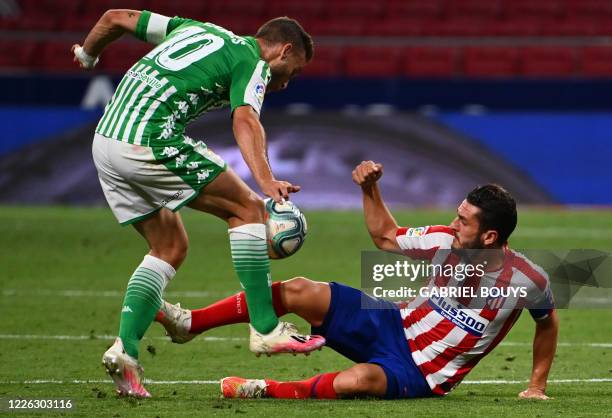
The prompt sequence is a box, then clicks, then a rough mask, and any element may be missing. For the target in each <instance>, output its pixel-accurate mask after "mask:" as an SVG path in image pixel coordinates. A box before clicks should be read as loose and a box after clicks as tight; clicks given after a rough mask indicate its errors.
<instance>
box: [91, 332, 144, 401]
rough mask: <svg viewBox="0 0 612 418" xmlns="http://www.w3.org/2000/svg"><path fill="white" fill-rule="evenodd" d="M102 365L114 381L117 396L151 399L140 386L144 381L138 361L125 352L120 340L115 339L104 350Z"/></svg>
mask: <svg viewBox="0 0 612 418" xmlns="http://www.w3.org/2000/svg"><path fill="white" fill-rule="evenodd" d="M102 364H103V365H104V367H105V368H106V372H107V373H108V374H109V375H110V377H112V378H113V380H114V381H115V386H117V393H118V394H119V395H121V396H133V397H135V398H150V397H151V394H150V393H149V392H147V390H146V389H145V388H144V386H143V385H142V382H143V380H144V377H143V373H144V371H143V369H142V367H141V366H140V364H138V360H136V359H135V358H133V357H131V356H130V355H129V354H127V353H126V352H125V350H124V349H123V342H122V341H121V338H117V339H116V340H115V343H114V344H113V345H112V346H111V347H110V348H109V349H108V350H106V353H104V355H103V356H102Z"/></svg>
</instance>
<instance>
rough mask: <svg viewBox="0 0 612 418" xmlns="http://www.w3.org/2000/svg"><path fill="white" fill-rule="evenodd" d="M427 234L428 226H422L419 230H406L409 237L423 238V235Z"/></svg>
mask: <svg viewBox="0 0 612 418" xmlns="http://www.w3.org/2000/svg"><path fill="white" fill-rule="evenodd" d="M425 232H427V227H426V226H421V227H418V228H408V229H407V230H406V235H405V236H407V237H421V236H423V235H425Z"/></svg>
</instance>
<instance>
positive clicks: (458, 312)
mask: <svg viewBox="0 0 612 418" xmlns="http://www.w3.org/2000/svg"><path fill="white" fill-rule="evenodd" d="M428 302H429V305H430V306H431V307H432V308H433V309H434V310H435V311H436V312H438V313H439V314H440V315H442V316H443V317H444V318H446V319H448V320H449V321H450V322H452V323H453V324H454V325H456V326H458V327H459V328H461V329H462V330H464V331H466V332H468V333H469V334H472V335H475V336H477V337H482V334H483V332H484V330H485V329H486V328H487V326H488V325H489V320H487V319H485V318H483V317H481V316H480V315H478V314H477V313H476V312H474V311H473V310H472V309H469V308H466V307H465V306H463V305H461V304H460V303H458V302H456V301H454V300H452V299H447V298H443V297H440V296H432V297H431V298H429V301H428Z"/></svg>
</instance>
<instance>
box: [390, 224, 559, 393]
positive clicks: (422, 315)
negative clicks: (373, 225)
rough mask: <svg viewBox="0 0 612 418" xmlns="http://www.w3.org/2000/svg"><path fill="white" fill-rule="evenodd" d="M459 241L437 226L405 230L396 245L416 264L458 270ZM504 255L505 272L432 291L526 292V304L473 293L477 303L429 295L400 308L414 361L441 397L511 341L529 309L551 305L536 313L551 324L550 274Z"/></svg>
mask: <svg viewBox="0 0 612 418" xmlns="http://www.w3.org/2000/svg"><path fill="white" fill-rule="evenodd" d="M454 236H455V234H454V232H453V230H452V229H451V228H450V227H447V226H440V225H436V226H426V227H420V228H400V229H399V230H398V232H397V237H396V239H397V242H398V244H399V246H400V248H401V249H402V250H403V251H404V253H405V254H406V255H407V256H409V257H410V258H414V259H421V260H422V259H426V260H431V261H432V264H436V263H442V264H445V265H446V264H451V265H453V264H454V265H457V264H458V263H460V259H459V257H458V256H457V255H455V254H454V253H452V252H451V251H448V250H449V249H450V248H451V244H452V242H453V239H454ZM504 255H505V257H504V263H503V266H502V267H501V269H499V270H496V271H492V272H487V271H485V273H484V275H480V276H478V277H476V276H473V277H469V278H467V279H463V280H461V281H457V280H456V278H455V277H450V278H448V277H443V276H437V277H432V278H430V279H429V280H430V281H429V288H430V289H431V288H434V287H435V288H437V289H440V288H442V287H449V288H450V287H453V286H454V287H472V288H476V289H479V287H480V286H483V285H484V283H489V285H490V286H492V287H493V286H494V287H498V288H505V287H514V288H520V287H522V288H524V289H526V297H524V298H523V297H521V298H504V297H497V298H482V297H481V296H480V293H481V292H472V296H471V297H466V296H465V295H459V296H458V297H441V296H439V295H433V296H432V295H429V296H428V297H427V295H424V296H420V297H417V298H416V299H414V300H413V301H411V302H410V303H408V304H404V305H401V306H400V308H401V309H400V313H401V316H402V320H403V323H404V333H405V336H406V339H407V341H408V344H409V346H410V351H411V352H412V358H413V359H414V362H415V363H416V365H417V366H418V367H419V369H420V370H421V372H422V373H423V375H424V376H425V379H426V380H427V383H429V386H430V387H431V389H432V391H433V392H434V393H435V394H439V395H443V394H446V393H448V392H449V391H451V390H452V389H453V388H454V387H455V386H456V385H457V384H458V383H459V382H461V380H462V379H463V378H464V377H465V376H466V375H467V374H468V373H469V372H470V370H472V368H473V367H474V366H476V364H477V363H478V362H479V361H480V359H482V358H483V357H484V356H485V355H487V354H488V353H489V352H490V351H491V350H492V349H493V348H495V346H497V344H499V342H500V341H501V340H502V339H503V338H504V337H505V336H506V334H507V333H508V331H510V329H511V328H512V326H513V325H514V323H515V322H516V320H517V319H518V317H519V315H520V314H521V312H522V307H523V306H532V307H533V306H536V305H537V304H538V303H540V302H541V300H542V299H545V300H546V302H549V303H548V304H547V306H548V309H530V312H531V314H532V316H533V317H534V319H536V320H537V319H543V318H545V317H546V316H548V314H549V313H550V311H551V308H550V307H551V306H552V296H551V293H550V287H549V280H548V276H547V274H546V272H544V270H542V269H541V268H540V267H538V266H536V265H535V264H533V263H532V262H530V261H529V260H527V258H525V256H523V255H522V254H520V253H518V252H515V251H512V250H510V249H505V250H504ZM432 293H433V292H432ZM473 295H477V296H473ZM540 306H542V304H541V303H540Z"/></svg>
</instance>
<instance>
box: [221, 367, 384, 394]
mask: <svg viewBox="0 0 612 418" xmlns="http://www.w3.org/2000/svg"><path fill="white" fill-rule="evenodd" d="M386 390H387V377H386V375H385V372H384V371H383V369H382V367H380V366H378V365H376V364H366V363H362V364H356V365H355V366H353V367H351V368H350V369H347V370H344V371H342V372H335V373H324V374H320V375H317V376H314V377H311V378H310V379H306V380H298V381H292V382H279V381H276V380H269V379H244V378H242V377H226V378H224V379H221V394H222V395H223V397H224V398H277V399H337V398H338V397H354V396H366V395H369V396H377V397H384V396H385V394H386Z"/></svg>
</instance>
